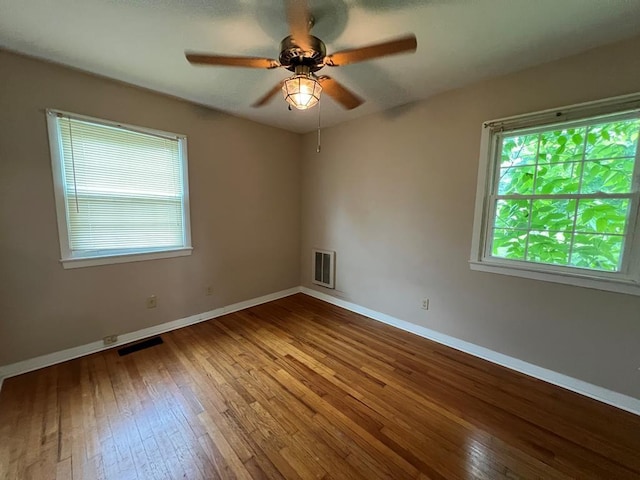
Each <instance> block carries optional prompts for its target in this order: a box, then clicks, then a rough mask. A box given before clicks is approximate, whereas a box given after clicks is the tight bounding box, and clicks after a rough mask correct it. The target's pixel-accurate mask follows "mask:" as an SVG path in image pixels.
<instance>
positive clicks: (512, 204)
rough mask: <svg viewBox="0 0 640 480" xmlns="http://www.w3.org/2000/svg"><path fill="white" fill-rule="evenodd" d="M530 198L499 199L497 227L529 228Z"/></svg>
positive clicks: (497, 204)
mask: <svg viewBox="0 0 640 480" xmlns="http://www.w3.org/2000/svg"><path fill="white" fill-rule="evenodd" d="M530 203H531V201H530V200H498V202H497V203H496V223H495V226H496V228H520V229H522V228H529V204H530Z"/></svg>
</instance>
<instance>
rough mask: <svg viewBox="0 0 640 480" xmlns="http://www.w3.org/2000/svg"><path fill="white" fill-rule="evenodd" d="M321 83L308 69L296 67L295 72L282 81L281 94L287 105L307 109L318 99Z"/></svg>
mask: <svg viewBox="0 0 640 480" xmlns="http://www.w3.org/2000/svg"><path fill="white" fill-rule="evenodd" d="M321 93H322V85H320V82H319V81H318V80H316V79H315V78H314V77H313V76H312V75H311V74H310V73H309V72H308V71H306V72H305V71H304V70H302V69H296V74H295V75H294V76H292V77H290V78H287V79H286V80H285V81H284V82H283V83H282V94H283V95H284V99H285V100H286V101H287V103H288V104H289V105H291V106H292V107H294V108H297V109H298V110H307V109H309V108H311V107H313V106H314V105H316V104H317V103H318V102H319V101H320V94H321Z"/></svg>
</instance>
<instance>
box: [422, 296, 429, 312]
mask: <svg viewBox="0 0 640 480" xmlns="http://www.w3.org/2000/svg"><path fill="white" fill-rule="evenodd" d="M422 309H423V310H429V299H428V298H426V297H425V298H423V299H422Z"/></svg>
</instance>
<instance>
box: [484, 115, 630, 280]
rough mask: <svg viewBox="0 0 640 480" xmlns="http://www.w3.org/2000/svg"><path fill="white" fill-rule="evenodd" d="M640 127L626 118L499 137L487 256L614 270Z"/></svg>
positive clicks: (618, 261) (627, 215)
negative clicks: (489, 252) (498, 158)
mask: <svg viewBox="0 0 640 480" xmlns="http://www.w3.org/2000/svg"><path fill="white" fill-rule="evenodd" d="M600 122H602V121H600ZM639 129H640V119H638V118H631V119H629V118H625V119H620V120H617V121H611V120H608V121H606V122H605V123H598V121H597V120H594V123H593V124H587V125H585V124H584V122H583V123H582V125H580V126H576V127H575V128H569V127H566V128H563V127H557V126H556V127H551V128H549V129H548V130H543V131H538V132H536V133H522V134H519V133H518V132H513V133H510V134H506V135H503V136H501V138H500V141H499V148H498V154H499V155H500V162H499V168H497V172H496V181H495V185H494V196H493V199H494V202H495V203H494V208H495V210H494V212H495V214H494V224H493V230H492V238H491V242H492V243H491V255H492V256H494V257H499V258H504V259H511V260H520V261H525V262H536V263H543V264H550V265H559V266H568V267H577V268H585V269H590V270H600V271H608V272H616V271H619V270H620V268H621V265H622V256H623V252H624V246H625V241H626V238H627V235H628V233H629V232H628V230H629V228H628V227H629V218H630V213H631V212H630V210H631V208H632V204H633V201H632V200H633V193H634V183H633V175H634V169H635V168H636V166H635V164H636V151H637V148H638V131H639Z"/></svg>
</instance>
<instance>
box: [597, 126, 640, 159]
mask: <svg viewBox="0 0 640 480" xmlns="http://www.w3.org/2000/svg"><path fill="white" fill-rule="evenodd" d="M639 128H640V120H638V119H631V120H622V121H619V122H611V123H603V124H599V125H595V126H593V127H590V128H589V133H588V137H587V141H588V145H587V152H586V158H587V160H593V159H597V158H620V157H634V156H635V154H636V148H637V145H638V129H639Z"/></svg>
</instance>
